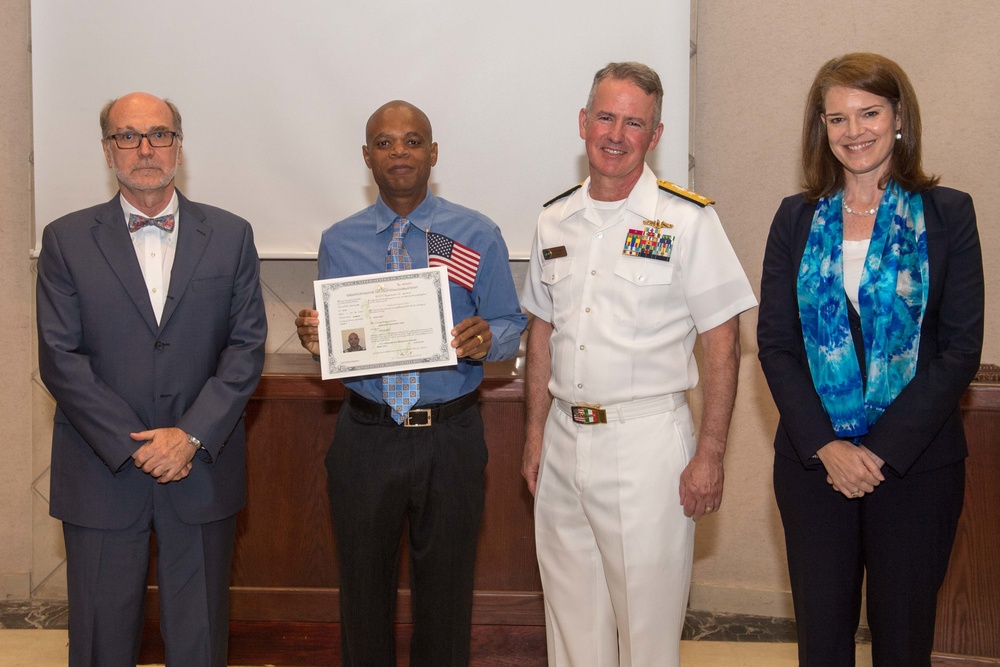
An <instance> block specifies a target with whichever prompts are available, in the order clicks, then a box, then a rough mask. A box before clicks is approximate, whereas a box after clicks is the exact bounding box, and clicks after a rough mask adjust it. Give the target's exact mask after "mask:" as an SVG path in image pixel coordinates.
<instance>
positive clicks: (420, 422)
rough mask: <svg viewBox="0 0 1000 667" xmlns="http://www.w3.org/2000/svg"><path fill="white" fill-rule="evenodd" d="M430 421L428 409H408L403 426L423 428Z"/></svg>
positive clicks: (429, 423)
mask: <svg viewBox="0 0 1000 667" xmlns="http://www.w3.org/2000/svg"><path fill="white" fill-rule="evenodd" d="M414 418H416V419H414ZM432 423H433V420H432V419H431V411H430V410H410V411H409V412H407V413H406V419H404V420H403V426H405V427H406V428H423V427H424V426H430V425H431V424H432Z"/></svg>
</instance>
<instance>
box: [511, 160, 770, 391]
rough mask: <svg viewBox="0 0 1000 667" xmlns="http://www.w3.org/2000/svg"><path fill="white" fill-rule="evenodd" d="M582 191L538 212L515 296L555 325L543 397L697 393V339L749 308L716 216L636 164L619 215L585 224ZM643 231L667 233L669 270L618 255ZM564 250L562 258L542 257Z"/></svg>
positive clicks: (752, 302) (749, 295) (746, 288)
mask: <svg viewBox="0 0 1000 667" xmlns="http://www.w3.org/2000/svg"><path fill="white" fill-rule="evenodd" d="M589 186H590V179H589V178H588V179H587V181H585V182H584V184H583V186H582V187H580V188H579V189H577V190H576V191H575V192H573V193H572V194H571V195H569V196H567V197H564V198H563V199H560V200H558V201H556V202H554V203H552V204H550V205H549V206H548V207H547V208H545V209H544V210H543V211H542V213H541V215H540V216H539V219H538V228H537V230H536V233H535V239H534V242H533V245H532V249H531V263H530V268H529V273H528V276H527V278H526V280H525V286H524V290H523V293H522V296H521V305H522V306H523V307H524V308H525V309H526V310H528V311H530V312H531V313H533V314H534V315H536V316H538V317H541V318H542V319H543V320H545V321H547V322H550V323H552V325H553V332H552V339H551V340H550V351H551V353H552V377H551V380H550V381H549V391H551V392H552V395H553V396H555V397H556V398H559V399H562V400H564V401H566V402H568V403H571V404H591V405H594V404H598V405H614V404H617V403H628V402H631V401H634V400H638V399H642V398H650V397H654V396H662V395H665V394H670V393H674V392H680V391H686V390H687V389H691V388H693V387H694V386H695V385H697V383H698V367H697V364H696V362H695V360H694V357H693V354H692V351H693V349H694V344H695V338H696V335H697V332H699V331H707V330H709V329H712V328H714V327H716V326H718V325H720V324H722V323H724V322H726V321H727V320H729V319H730V318H732V317H733V316H735V315H737V314H739V313H741V312H743V311H744V310H748V309H750V308H753V307H754V306H756V305H757V299H756V298H755V297H754V294H753V290H752V289H751V288H750V283H749V282H748V281H747V278H746V274H745V273H744V272H743V268H742V267H741V266H740V263H739V260H738V259H737V258H736V253H735V252H734V251H733V249H732V246H731V245H730V244H729V239H728V238H727V237H726V233H725V231H724V230H723V228H722V223H721V222H720V221H719V217H718V215H716V213H715V210H714V209H712V208H711V207H710V206H709V207H705V208H702V207H701V206H699V205H697V204H695V203H693V202H690V201H688V200H686V199H683V198H681V197H679V196H677V195H675V194H672V193H670V192H666V191H664V190H661V189H660V187H659V185H658V184H657V181H656V176H655V175H653V172H652V170H650V168H649V167H648V166H644V168H643V173H642V176H641V177H640V179H639V181H638V182H637V183H636V184H635V187H634V188H633V189H632V192H631V193H630V194H629V196H628V199H627V200H626V203H625V206H624V208H623V209H622V210H621V211H620V212H619V214H618V215H616V216H614V217H613V218H612V219H611V220H609V221H608V222H606V223H603V224H602V223H601V222H600V221H599V220H598V218H597V217H595V216H594V215H593V213H591V214H590V215H589V216H588V212H587V209H588V207H587V200H588V199H589V195H588V192H589ZM643 221H650V222H653V221H661V222H664V223H667V224H668V225H670V227H663V228H662V229H660V230H659V231H660V233H662V234H667V235H669V236H671V237H673V238H672V249H671V251H670V256H669V260H667V261H664V260H661V259H652V258H648V257H639V256H633V255H626V254H623V253H622V250H623V249H624V248H625V244H626V239H627V237H628V235H629V230H636V231H638V232H639V233H642V232H643V229H644V225H643ZM647 228H648V227H647ZM563 247H564V248H565V250H566V256H565V257H553V258H552V259H545V258H544V256H543V251H544V250H546V249H553V248H555V249H559V248H563ZM553 254H559V251H558V250H557V251H556V252H555V253H553Z"/></svg>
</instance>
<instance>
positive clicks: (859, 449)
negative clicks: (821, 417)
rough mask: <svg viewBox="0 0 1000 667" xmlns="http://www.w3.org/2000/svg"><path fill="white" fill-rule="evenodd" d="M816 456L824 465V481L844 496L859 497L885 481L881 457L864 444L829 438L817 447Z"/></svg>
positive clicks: (883, 463) (883, 462)
mask: <svg viewBox="0 0 1000 667" xmlns="http://www.w3.org/2000/svg"><path fill="white" fill-rule="evenodd" d="M816 456H818V457H819V459H820V461H822V462H823V467H824V468H826V482H827V484H829V485H830V486H832V487H833V490H834V491H839V492H840V493H842V494H843V495H844V497H845V498H860V497H861V496H863V495H865V494H866V493H871V492H872V491H874V490H875V487H876V486H878V485H879V484H880V483H882V482H884V481H885V475H883V474H882V466H883V465H885V461H883V460H882V459H881V458H879V456H878V455H877V454H875V453H874V452H872V451H871V450H870V449H868V448H867V447H865V446H864V445H860V446H859V445H855V444H853V443H850V442H848V441H846V440H833V441H832V442H828V443H827V444H825V445H823V446H822V447H820V449H819V451H818V452H816Z"/></svg>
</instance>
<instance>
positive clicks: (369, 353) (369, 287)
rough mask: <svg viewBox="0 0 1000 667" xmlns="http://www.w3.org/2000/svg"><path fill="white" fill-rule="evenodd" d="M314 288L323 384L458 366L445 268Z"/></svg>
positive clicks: (319, 284) (356, 278) (344, 280)
mask: <svg viewBox="0 0 1000 667" xmlns="http://www.w3.org/2000/svg"><path fill="white" fill-rule="evenodd" d="M313 288H314V291H315V296H316V309H317V310H318V311H319V344H320V365H321V367H322V373H323V379H324V380H328V379H331V378H344V377H354V376H357V375H385V374H391V373H397V372H400V371H406V370H422V369H426V368H437V367H441V366H454V365H456V364H457V363H458V359H457V357H456V355H455V348H453V347H451V345H450V344H449V338H448V337H449V335H450V332H451V330H452V327H453V326H454V324H453V322H452V314H451V293H450V292H449V289H448V274H447V270H446V269H445V268H443V267H435V268H431V269H414V270H411V271H394V272H389V273H373V274H369V275H364V276H352V277H350V278H331V279H329V280H317V281H315V282H314V283H313Z"/></svg>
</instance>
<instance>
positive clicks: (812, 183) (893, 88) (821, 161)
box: [802, 53, 940, 202]
mask: <svg viewBox="0 0 1000 667" xmlns="http://www.w3.org/2000/svg"><path fill="white" fill-rule="evenodd" d="M837 86H845V87H847V88H858V89H860V90H864V91H865V92H868V93H872V94H873V95H878V96H880V97H884V98H886V99H887V100H889V103H890V104H891V105H892V109H893V111H894V112H895V113H896V115H897V116H898V117H899V119H900V130H899V131H900V134H902V137H901V138H900V139H897V140H896V142H895V145H894V146H893V149H892V155H891V156H890V158H889V171H888V173H887V175H886V177H885V180H884V182H881V183H879V186H880V187H885V183H886V182H888V180H889V179H892V180H894V181H896V182H897V183H899V185H900V186H901V187H902V188H903V189H904V190H907V191H909V192H922V191H924V190H928V189H930V188H932V187H934V186H935V185H937V182H938V180H940V179H939V178H938V177H936V176H928V175H927V174H925V173H924V169H923V166H922V164H921V153H920V131H921V125H920V106H919V105H918V104H917V95H916V93H914V92H913V86H911V85H910V80H909V78H907V76H906V72H904V71H903V68H902V67H900V66H899V65H897V64H896V63H894V62H893V61H891V60H889V59H888V58H886V57H885V56H880V55H878V54H876V53H848V54H847V55H844V56H841V57H839V58H834V59H833V60H830V61H829V62H827V63H826V64H825V65H823V66H822V67H821V68H820V69H819V72H817V73H816V78H815V80H814V81H813V84H812V88H810V89H809V97H808V98H806V112H805V119H804V122H803V124H802V172H803V177H802V188H803V190H804V191H805V198H806V200H807V201H810V202H815V201H818V200H819V199H820V198H821V197H825V196H827V195H830V194H833V193H834V192H836V191H837V190H840V189H841V188H843V187H844V168H843V166H842V165H841V164H840V162H839V161H838V160H837V158H836V157H835V156H834V154H833V151H831V150H830V144H829V142H828V140H827V133H826V123H825V122H824V120H823V114H824V112H825V107H824V100H825V98H826V93H827V91H829V90H830V89H831V88H835V87H837Z"/></svg>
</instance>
